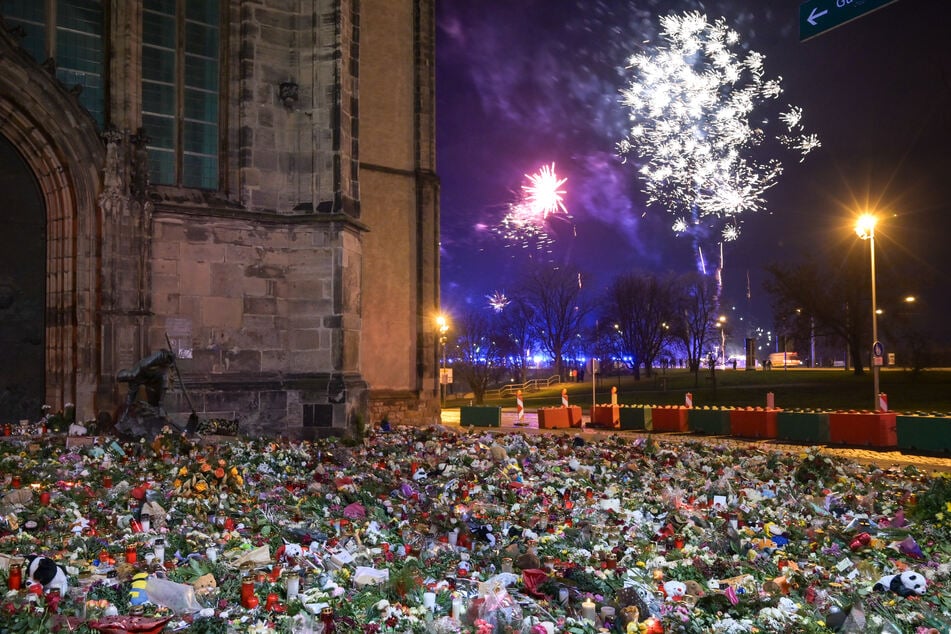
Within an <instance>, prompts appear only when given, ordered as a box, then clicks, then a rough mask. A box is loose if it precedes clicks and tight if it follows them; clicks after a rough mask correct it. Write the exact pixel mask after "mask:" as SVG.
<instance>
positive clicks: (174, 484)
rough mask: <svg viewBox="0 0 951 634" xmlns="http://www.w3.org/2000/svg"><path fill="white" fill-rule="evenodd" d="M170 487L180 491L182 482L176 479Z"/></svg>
mask: <svg viewBox="0 0 951 634" xmlns="http://www.w3.org/2000/svg"><path fill="white" fill-rule="evenodd" d="M172 486H173V487H175V488H176V489H180V488H182V481H181V480H179V479H177V478H176V479H175V481H174V482H172Z"/></svg>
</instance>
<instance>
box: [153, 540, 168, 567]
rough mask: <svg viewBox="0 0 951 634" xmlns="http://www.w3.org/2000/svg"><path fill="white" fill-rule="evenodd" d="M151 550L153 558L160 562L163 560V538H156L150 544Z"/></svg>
mask: <svg viewBox="0 0 951 634" xmlns="http://www.w3.org/2000/svg"><path fill="white" fill-rule="evenodd" d="M152 552H153V553H155V560H156V561H157V562H158V563H159V564H161V563H162V562H164V561H165V540H164V539H156V540H155V544H153V545H152Z"/></svg>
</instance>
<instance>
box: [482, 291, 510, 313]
mask: <svg viewBox="0 0 951 634" xmlns="http://www.w3.org/2000/svg"><path fill="white" fill-rule="evenodd" d="M485 297H486V299H488V300H489V306H490V307H491V308H492V310H494V311H495V312H497V313H501V312H502V310H503V309H505V307H506V306H508V305H509V301H510V300H509V298H508V297H506V295H505V291H495V292H494V293H492V294H491V295H486V296H485Z"/></svg>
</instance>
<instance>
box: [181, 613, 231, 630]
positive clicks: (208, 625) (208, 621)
mask: <svg viewBox="0 0 951 634" xmlns="http://www.w3.org/2000/svg"><path fill="white" fill-rule="evenodd" d="M184 631H185V632H188V633H189V634H228V621H227V620H225V619H223V618H221V617H218V616H212V617H208V618H202V619H195V621H194V622H193V623H192V624H191V625H189V626H188V628H187V629H186V630H184Z"/></svg>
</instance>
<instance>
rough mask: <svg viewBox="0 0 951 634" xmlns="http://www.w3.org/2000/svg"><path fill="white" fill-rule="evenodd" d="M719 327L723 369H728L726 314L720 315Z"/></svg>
mask: <svg viewBox="0 0 951 634" xmlns="http://www.w3.org/2000/svg"><path fill="white" fill-rule="evenodd" d="M717 328H719V329H720V359H722V361H723V369H724V370H725V369H726V316H725V315H720V318H719V319H718V320H717Z"/></svg>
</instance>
